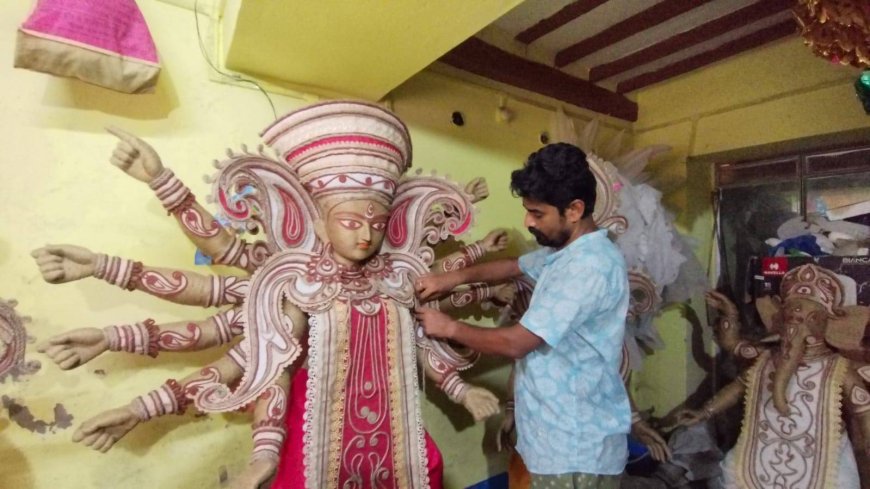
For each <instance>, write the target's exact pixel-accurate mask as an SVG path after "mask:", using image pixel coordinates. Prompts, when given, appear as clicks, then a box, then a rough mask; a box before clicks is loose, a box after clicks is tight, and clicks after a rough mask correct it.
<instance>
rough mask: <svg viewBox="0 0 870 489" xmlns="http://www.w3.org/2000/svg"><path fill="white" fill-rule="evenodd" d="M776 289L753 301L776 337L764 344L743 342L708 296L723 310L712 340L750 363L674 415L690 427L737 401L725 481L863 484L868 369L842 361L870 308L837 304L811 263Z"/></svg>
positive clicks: (719, 298)
mask: <svg viewBox="0 0 870 489" xmlns="http://www.w3.org/2000/svg"><path fill="white" fill-rule="evenodd" d="M779 294H780V295H779V297H778V298H760V299H758V300H757V301H756V307H757V309H758V312H759V315H760V316H761V318H762V321H763V322H764V324H765V326H767V327H768V329H769V330H770V331H771V332H772V333H773V334H774V335H776V336H775V337H778V341H779V344H778V348H774V349H771V350H769V349H766V348H764V346H763V344H752V343H750V342H748V341H745V340H743V339H741V338H740V336H739V322H738V319H737V318H738V315H737V308H736V306H735V305H734V304H733V303H731V302H730V301H729V300H728V299H727V298H726V297H725V296H724V295H722V294H720V293H718V292H711V293H709V294H708V303H709V304H710V305H711V306H713V307H714V308H716V309H719V310H720V312H721V316H720V319H719V322H718V325H717V327H716V328H717V331H716V335H717V337H718V340H717V341H718V343H719V344H720V345H721V346H722V347H723V348H725V349H726V350H727V351H728V352H730V353H732V354H734V355H735V356H736V357H738V358H743V359H750V360H752V361H753V363H752V366H751V367H750V368H748V369H747V370H746V371H745V372H744V373H743V374H742V375H741V377H740V378H738V379H737V380H735V381H734V382H732V383H731V384H729V385H727V386H725V387H724V388H723V389H722V390H721V391H719V392H718V393H717V394H716V395H715V396H714V397H713V398H712V399H711V400H710V401H708V402H707V403H706V404H705V406H704V407H703V408H702V409H701V410H697V411H695V410H685V411H682V412H681V413H679V415H678V416H679V418H680V419H681V422H682V424H694V423H697V422H700V421H702V420H705V419H709V418H711V417H713V416H715V415H716V414H718V413H720V412H722V411H724V410H726V409H728V408H729V407H731V406H733V405H735V404H737V403H739V402H740V401H741V399H742V400H743V401H744V415H743V416H744V417H743V427H742V429H741V432H740V437H739V438H738V441H737V445H736V446H735V447H734V449H732V450H731V451H730V452H729V453H728V455H727V456H726V458H725V461H724V462H723V474H724V486H725V487H728V488H789V489H791V488H794V489H822V488H834V487H837V488H858V487H861V488H865V489H866V488H868V487H870V477H868V469H870V466H868V461H870V458H868V456H867V455H868V448H870V445H868V442H870V392H868V390H867V386H866V382H867V381H870V366H867V365H865V364H863V363H862V362H855V361H853V360H850V359H849V358H848V357H849V356H851V354H852V353H854V352H855V351H857V350H859V349H860V348H861V339H862V338H863V335H864V329H865V327H866V325H867V322H868V319H870V309H868V308H867V307H863V306H846V305H844V291H843V285H842V283H841V281H840V280H839V278H838V276H837V275H836V274H835V273H833V272H832V271H830V270H827V269H824V268H821V267H818V266H816V265H812V264H809V265H803V266H800V267H798V268H795V269H793V270H791V271H789V272H788V273H787V274H786V275H785V276H784V277H783V279H782V283H781V286H780V291H779ZM856 461H857V463H856Z"/></svg>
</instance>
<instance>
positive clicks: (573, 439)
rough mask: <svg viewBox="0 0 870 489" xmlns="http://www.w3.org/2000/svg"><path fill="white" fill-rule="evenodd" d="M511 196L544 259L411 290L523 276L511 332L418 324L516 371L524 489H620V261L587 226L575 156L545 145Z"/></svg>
mask: <svg viewBox="0 0 870 489" xmlns="http://www.w3.org/2000/svg"><path fill="white" fill-rule="evenodd" d="M511 190H512V191H513V193H514V194H515V195H517V196H519V197H521V198H522V201H523V207H525V209H526V215H525V225H526V227H528V229H529V232H531V233H532V234H533V235H534V236H535V239H536V240H537V241H538V243H539V244H540V245H542V248H540V249H538V250H536V251H533V252H531V253H528V254H525V255H523V256H521V257H519V259H516V258H513V259H504V260H497V261H492V262H488V263H483V264H478V265H473V266H471V267H468V268H465V269H461V270H456V271H453V272H448V273H443V274H440V275H427V276H424V277H422V278H420V279H419V280H418V281H417V283H416V289H417V294H418V296H419V297H420V299H421V300H422V301H425V300H430V299H432V298H437V297H440V296H442V295H445V294H447V293H448V292H449V291H451V290H452V289H453V288H454V287H456V286H458V285H461V284H467V283H473V282H487V283H498V282H502V281H505V280H509V279H511V278H516V277H519V276H520V275H522V274H526V275H528V276H529V277H530V278H531V279H533V280H535V281H536V285H535V290H534V293H533V295H532V298H531V302H530V304H529V308H528V310H527V311H526V313H525V314H524V315H523V317H522V318H521V319H520V322H519V323H517V324H514V325H511V326H507V327H502V328H482V327H477V326H472V325H469V324H466V323H463V322H460V321H457V320H454V319H453V318H451V317H450V316H447V315H446V314H443V313H441V312H438V311H436V310H433V309H429V308H423V307H421V308H418V309H417V311H416V313H417V318H418V319H419V320H420V322H421V323H422V324H423V327H424V329H425V331H426V333H427V334H428V335H430V336H433V337H437V338H446V339H450V340H453V341H457V342H459V343H462V344H464V345H466V346H468V347H470V348H472V349H475V350H478V351H480V352H482V353H490V354H495V355H504V356H507V357H510V358H513V359H516V360H517V365H516V379H515V392H516V393H515V395H516V425H517V430H518V433H519V440H518V443H517V450H518V451H519V453H520V455H521V456H522V457H523V460H524V461H525V463H526V466H527V467H528V469H529V471H530V472H531V474H532V488H533V489H535V488H538V487H540V488H544V487H547V488H551V487H553V488H562V487H568V488H580V487H583V488H587V487H588V488H601V489H609V488H614V489H615V488H618V487H619V478H620V474H621V473H622V471H623V468H624V466H625V461H626V457H627V449H626V435H627V433H628V432H629V429H630V426H631V410H630V407H629V401H628V395H627V393H626V391H625V387H624V385H623V383H622V379H621V378H620V376H619V361H620V351H621V346H622V341H623V334H624V330H625V315H626V311H627V309H628V304H629V293H628V280H627V271H626V267H625V261H624V260H623V257H622V255H621V254H620V252H619V249H618V248H617V247H616V246H615V245H614V244H613V243H612V242H611V241H610V240H609V239H608V237H607V231H606V230H601V229H598V227H597V226H596V224H595V222H594V221H593V218H592V212H593V210H594V206H595V196H596V192H595V176H594V175H593V173H592V171H591V170H590V169H589V164H588V162H587V161H586V155H585V153H583V151H582V150H580V149H579V148H577V147H575V146H572V145H569V144H564V143H560V144H551V145H548V146H545V147H544V148H542V149H541V150H539V151H537V152H535V153H533V154H532V155H531V156H529V158H528V161H527V162H526V164H525V166H523V168H521V169H519V170H516V171H514V172H513V173H512V174H511Z"/></svg>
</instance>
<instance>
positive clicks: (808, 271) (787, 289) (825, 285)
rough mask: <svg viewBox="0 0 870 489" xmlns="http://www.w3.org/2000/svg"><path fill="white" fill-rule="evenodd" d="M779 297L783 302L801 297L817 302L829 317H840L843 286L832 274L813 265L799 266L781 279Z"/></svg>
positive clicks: (835, 275)
mask: <svg viewBox="0 0 870 489" xmlns="http://www.w3.org/2000/svg"><path fill="white" fill-rule="evenodd" d="M779 295H780V297H782V299H783V300H785V299H787V298H790V297H795V296H797V297H802V298H804V299H809V300H811V301H814V302H817V303H819V304H821V305H822V307H824V308H825V310H826V311H827V312H828V314H829V315H831V316H840V315H842V307H843V285H842V284H841V283H840V279H838V278H837V274H835V273H834V272H832V271H830V270H828V269H825V268H822V267H819V266H816V265H813V264H807V265H801V266H799V267H797V268H795V269H792V270H789V272H788V273H786V274H785V276H784V277H783V278H782V283H781V285H780V287H779Z"/></svg>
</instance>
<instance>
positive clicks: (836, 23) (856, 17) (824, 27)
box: [793, 0, 870, 68]
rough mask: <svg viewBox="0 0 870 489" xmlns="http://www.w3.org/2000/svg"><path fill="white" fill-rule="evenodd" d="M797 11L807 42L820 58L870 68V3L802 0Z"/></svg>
mask: <svg viewBox="0 0 870 489" xmlns="http://www.w3.org/2000/svg"><path fill="white" fill-rule="evenodd" d="M793 12H794V15H795V18H796V19H797V22H798V24H800V26H801V35H802V36H803V37H804V40H805V41H804V42H805V43H806V44H807V45H808V46H810V48H812V50H813V52H814V53H815V54H816V55H817V56H821V57H823V58H825V59H829V60H831V61H832V62H834V63H840V64H842V65H852V66H855V67H858V68H868V67H870V2H868V1H867V0H799V1H798V4H797V5H796V6H795V7H794V10H793Z"/></svg>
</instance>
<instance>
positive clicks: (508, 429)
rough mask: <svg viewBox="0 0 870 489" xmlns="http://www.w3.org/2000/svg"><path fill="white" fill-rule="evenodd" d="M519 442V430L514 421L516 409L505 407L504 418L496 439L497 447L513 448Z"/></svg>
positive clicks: (500, 449) (502, 448)
mask: <svg viewBox="0 0 870 489" xmlns="http://www.w3.org/2000/svg"><path fill="white" fill-rule="evenodd" d="M516 444H517V430H516V423H515V422H514V410H513V409H505V412H504V419H503V420H502V422H501V426H499V428H498V436H497V437H496V439H495V447H496V448H497V449H498V451H499V452H500V451H502V450H513V449H514V447H515V446H516Z"/></svg>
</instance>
